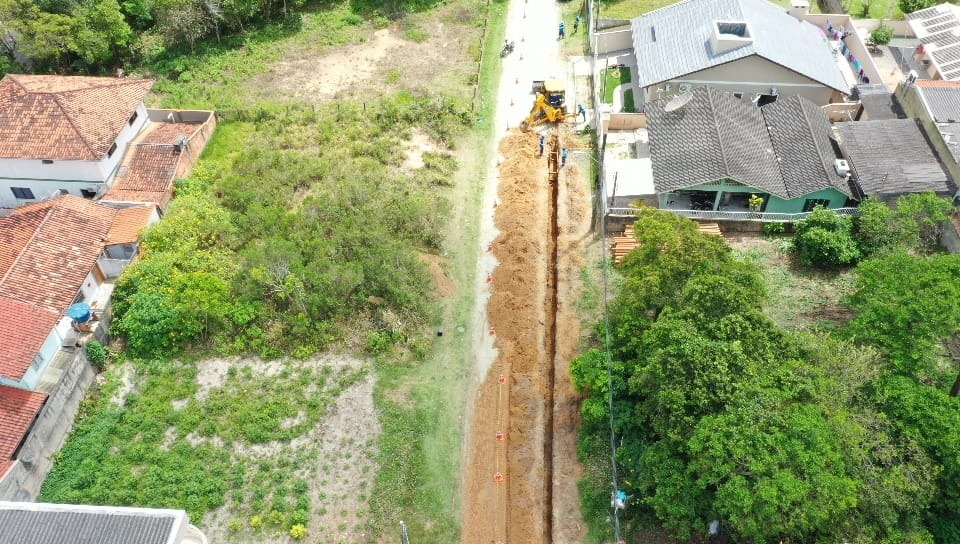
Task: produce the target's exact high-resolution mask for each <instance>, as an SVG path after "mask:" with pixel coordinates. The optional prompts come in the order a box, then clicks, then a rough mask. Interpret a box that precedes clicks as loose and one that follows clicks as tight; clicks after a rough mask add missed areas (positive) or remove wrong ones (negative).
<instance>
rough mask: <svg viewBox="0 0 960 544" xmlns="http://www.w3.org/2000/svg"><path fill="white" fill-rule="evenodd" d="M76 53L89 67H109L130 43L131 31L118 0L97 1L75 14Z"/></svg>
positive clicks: (74, 47) (74, 46)
mask: <svg viewBox="0 0 960 544" xmlns="http://www.w3.org/2000/svg"><path fill="white" fill-rule="evenodd" d="M75 25H76V26H75V27H74V29H73V33H74V36H75V41H74V45H73V50H74V51H75V52H76V54H77V55H78V56H79V57H80V58H81V59H83V61H84V62H86V63H87V64H88V65H89V66H93V67H104V66H107V65H109V64H110V63H111V62H112V61H113V60H114V59H115V58H116V56H117V54H118V53H119V52H120V51H124V50H125V49H126V47H127V45H129V43H130V39H131V37H132V34H133V32H132V30H131V29H130V25H128V24H127V21H126V19H125V18H124V16H123V13H122V12H121V11H120V4H118V3H117V0H96V1H93V2H90V3H88V4H86V5H84V6H82V7H81V8H79V9H78V10H77V11H76V12H75Z"/></svg>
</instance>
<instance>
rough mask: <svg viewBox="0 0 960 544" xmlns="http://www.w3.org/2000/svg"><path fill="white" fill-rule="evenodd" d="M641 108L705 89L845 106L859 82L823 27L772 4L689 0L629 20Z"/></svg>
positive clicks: (761, 100)
mask: <svg viewBox="0 0 960 544" xmlns="http://www.w3.org/2000/svg"><path fill="white" fill-rule="evenodd" d="M630 27H631V35H632V45H633V52H634V55H635V56H636V62H637V72H638V74H637V77H638V79H639V81H638V87H639V89H640V95H641V96H639V97H637V98H636V99H635V103H636V104H637V106H638V107H639V106H640V104H643V103H647V102H652V101H656V100H658V99H661V98H668V97H670V96H673V95H675V94H678V93H682V92H686V91H689V90H690V89H693V88H696V87H701V86H706V85H709V86H712V87H714V88H715V89H718V90H723V91H727V92H730V93H735V94H736V96H737V97H738V98H741V99H743V100H744V101H746V102H748V103H749V102H753V103H755V104H758V105H763V104H765V103H767V102H772V101H774V100H776V98H777V96H794V95H797V96H803V97H805V98H807V99H808V100H810V101H812V102H813V103H815V104H817V105H820V106H822V105H826V104H829V103H831V102H839V101H842V99H843V98H844V97H845V96H846V95H848V94H849V93H850V89H851V87H852V86H853V85H854V84H856V83H857V80H856V76H855V74H853V73H852V72H851V70H850V67H849V66H848V64H847V62H846V59H845V58H844V57H843V56H842V55H840V54H839V52H838V50H837V48H836V47H837V46H835V45H833V44H832V42H831V40H830V39H828V37H827V36H826V35H825V34H824V31H823V30H822V29H820V28H818V27H817V26H815V25H813V24H811V23H809V22H807V21H805V20H803V19H802V18H798V17H794V16H791V15H790V14H789V13H787V11H786V10H784V9H783V8H781V7H779V6H777V5H775V4H773V3H771V2H768V1H767V0H684V1H681V2H678V3H676V4H672V5H669V6H666V7H663V8H661V9H658V10H654V11H651V12H649V13H646V14H644V15H642V16H640V17H637V18H635V19H633V20H632V21H631V23H630Z"/></svg>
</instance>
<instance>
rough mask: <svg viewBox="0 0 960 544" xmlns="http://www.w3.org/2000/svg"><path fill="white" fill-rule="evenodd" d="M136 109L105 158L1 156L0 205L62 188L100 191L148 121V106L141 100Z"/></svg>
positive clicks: (12, 205)
mask: <svg viewBox="0 0 960 544" xmlns="http://www.w3.org/2000/svg"><path fill="white" fill-rule="evenodd" d="M136 112H137V116H136V119H134V120H133V123H132V124H131V123H130V122H127V123H126V124H125V125H124V127H123V130H121V131H120V134H119V136H118V137H117V139H116V143H117V149H116V150H114V152H113V153H111V155H110V156H109V157H104V158H103V159H102V160H99V161H58V160H54V161H52V162H50V163H46V164H45V163H44V162H43V161H44V159H45V157H37V158H36V159H0V208H15V207H17V206H22V205H24V204H29V203H31V202H35V201H37V200H42V199H44V198H48V197H50V196H51V195H53V194H54V193H55V192H57V191H60V190H64V191H67V192H68V193H70V194H72V195H77V196H84V195H83V193H82V190H85V191H92V192H94V193H95V192H97V191H98V190H99V189H101V188H102V187H103V185H104V184H105V183H108V182H109V181H110V180H111V179H112V178H113V175H114V174H115V173H116V171H117V168H118V167H119V166H120V161H122V160H123V155H124V153H125V152H126V150H127V146H128V145H129V143H130V142H131V141H132V140H133V139H134V138H136V136H137V134H139V133H140V131H142V130H143V128H144V127H145V126H146V124H147V123H148V122H149V116H148V114H147V108H146V106H144V105H143V103H142V102H141V103H140V105H139V106H137V110H136ZM131 117H132V114H131ZM15 187H16V188H27V189H30V191H31V192H32V193H33V197H34V198H33V199H27V198H17V197H16V196H15V195H14V193H13V190H12V189H13V188H15Z"/></svg>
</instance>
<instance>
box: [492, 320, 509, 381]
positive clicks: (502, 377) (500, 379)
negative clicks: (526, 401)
mask: <svg viewBox="0 0 960 544" xmlns="http://www.w3.org/2000/svg"><path fill="white" fill-rule="evenodd" d="M490 330H493V327H490ZM497 383H507V377H506V376H504V375H503V374H501V375H500V376H499V377H498V378H497Z"/></svg>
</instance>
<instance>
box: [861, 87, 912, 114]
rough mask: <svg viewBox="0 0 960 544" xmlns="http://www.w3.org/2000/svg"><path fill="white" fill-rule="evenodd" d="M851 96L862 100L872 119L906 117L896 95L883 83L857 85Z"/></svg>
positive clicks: (865, 111)
mask: <svg viewBox="0 0 960 544" xmlns="http://www.w3.org/2000/svg"><path fill="white" fill-rule="evenodd" d="M851 98H852V99H853V100H859V101H860V104H862V105H863V111H864V113H865V114H866V118H867V119H869V120H871V121H876V120H878V119H903V118H904V117H906V115H904V113H903V109H902V108H901V107H900V104H899V103H898V102H897V99H896V97H895V96H894V95H893V93H891V92H890V89H888V88H887V86H886V85H884V84H882V83H875V84H869V85H868V84H860V85H857V86H856V87H854V89H853V95H852V96H851Z"/></svg>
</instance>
